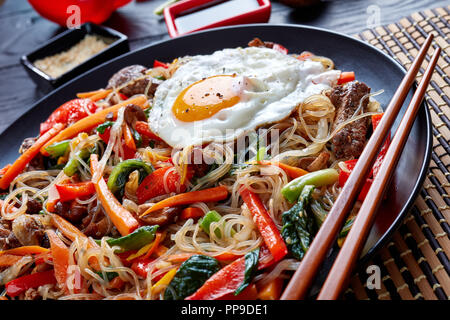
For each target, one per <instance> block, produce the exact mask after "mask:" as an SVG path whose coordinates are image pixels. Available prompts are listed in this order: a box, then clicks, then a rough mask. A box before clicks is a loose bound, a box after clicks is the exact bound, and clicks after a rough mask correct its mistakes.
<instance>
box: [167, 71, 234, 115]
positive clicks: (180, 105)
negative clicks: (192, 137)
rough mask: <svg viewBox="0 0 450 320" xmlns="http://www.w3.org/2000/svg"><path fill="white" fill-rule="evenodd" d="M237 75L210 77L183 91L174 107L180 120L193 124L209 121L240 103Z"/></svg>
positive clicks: (173, 109)
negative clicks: (220, 112) (221, 111)
mask: <svg viewBox="0 0 450 320" xmlns="http://www.w3.org/2000/svg"><path fill="white" fill-rule="evenodd" d="M234 78H235V75H220V76H213V77H209V78H206V79H203V80H200V81H197V82H195V83H193V84H191V85H190V86H189V87H187V88H186V89H184V90H183V91H181V93H180V94H179V95H178V97H177V99H176V100H175V103H174V105H173V107H172V112H173V113H174V114H175V117H177V119H178V120H181V121H185V122H192V121H198V120H203V119H207V118H209V117H211V116H213V115H214V114H216V113H217V112H219V111H220V110H222V109H225V108H230V107H232V106H234V105H235V104H236V103H238V102H239V100H240V97H239V95H238V93H237V92H236V90H235V89H233V82H234V81H235V79H234Z"/></svg>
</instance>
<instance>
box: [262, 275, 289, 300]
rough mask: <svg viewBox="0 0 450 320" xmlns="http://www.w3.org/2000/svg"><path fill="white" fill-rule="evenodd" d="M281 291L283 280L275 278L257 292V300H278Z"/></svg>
mask: <svg viewBox="0 0 450 320" xmlns="http://www.w3.org/2000/svg"><path fill="white" fill-rule="evenodd" d="M282 289H283V279H282V278H275V279H273V280H272V281H270V282H269V283H268V284H266V285H265V286H263V287H262V288H261V290H260V291H259V292H258V299H259V300H278V299H280V296H281V290H282Z"/></svg>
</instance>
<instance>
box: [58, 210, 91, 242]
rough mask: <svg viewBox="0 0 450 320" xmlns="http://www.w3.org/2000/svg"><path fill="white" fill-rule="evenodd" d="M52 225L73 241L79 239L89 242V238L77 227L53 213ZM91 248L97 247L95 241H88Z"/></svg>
mask: <svg viewBox="0 0 450 320" xmlns="http://www.w3.org/2000/svg"><path fill="white" fill-rule="evenodd" d="M51 217H52V219H51V223H52V225H53V226H54V227H55V228H57V229H58V230H59V231H61V233H62V234H63V235H64V236H65V237H66V238H68V239H70V240H71V241H75V240H76V239H77V238H80V239H83V240H88V239H89V238H88V237H87V236H86V235H85V234H84V233H83V232H81V231H80V230H78V228H77V227H75V226H74V225H73V224H71V223H70V222H69V221H67V220H66V219H64V218H63V217H61V216H58V215H57V214H53V213H51ZM88 243H89V247H91V248H92V247H95V246H97V244H96V243H95V242H94V241H88Z"/></svg>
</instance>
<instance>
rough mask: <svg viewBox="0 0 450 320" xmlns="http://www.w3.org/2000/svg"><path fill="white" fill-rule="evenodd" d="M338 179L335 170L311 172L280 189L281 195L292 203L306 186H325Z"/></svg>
mask: <svg viewBox="0 0 450 320" xmlns="http://www.w3.org/2000/svg"><path fill="white" fill-rule="evenodd" d="M338 178H339V173H338V172H337V171H336V170H335V169H323V170H319V171H315V172H311V173H308V174H305V175H304V176H301V177H298V178H296V179H294V180H292V181H291V182H289V183H288V184H287V185H285V186H284V187H283V189H281V193H282V194H283V196H284V197H285V198H286V199H287V200H288V201H289V202H290V203H294V202H295V201H296V200H297V199H298V197H299V196H300V194H301V193H302V190H303V188H304V187H305V186H306V185H313V186H315V187H322V186H327V185H329V184H333V183H335V182H336V181H337V180H338Z"/></svg>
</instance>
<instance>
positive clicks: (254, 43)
mask: <svg viewBox="0 0 450 320" xmlns="http://www.w3.org/2000/svg"><path fill="white" fill-rule="evenodd" d="M273 45H274V43H273V42H270V41H262V40H261V39H260V38H254V39H253V40H252V41H250V42H249V43H248V46H249V47H260V48H261V47H265V48H269V49H272V48H273Z"/></svg>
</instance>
